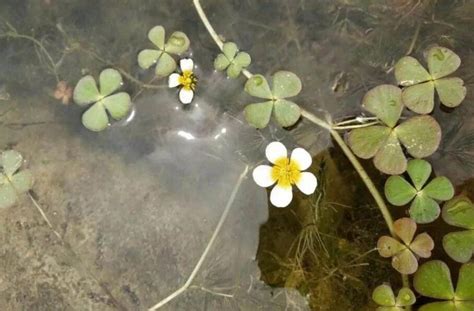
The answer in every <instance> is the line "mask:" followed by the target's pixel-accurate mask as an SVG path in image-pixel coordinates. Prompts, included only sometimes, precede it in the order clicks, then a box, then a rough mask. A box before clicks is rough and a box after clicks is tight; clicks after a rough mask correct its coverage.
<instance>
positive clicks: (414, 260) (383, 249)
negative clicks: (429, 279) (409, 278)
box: [377, 218, 434, 274]
mask: <svg viewBox="0 0 474 311" xmlns="http://www.w3.org/2000/svg"><path fill="white" fill-rule="evenodd" d="M393 228H394V232H395V234H396V237H397V238H398V239H396V238H394V237H391V236H386V235H384V236H381V237H380V238H379V240H378V242H377V249H378V251H379V254H380V256H382V257H384V258H390V257H392V267H393V268H394V269H395V270H397V271H398V272H400V273H401V274H413V273H415V272H416V270H417V269H418V257H422V258H428V257H430V256H431V251H432V250H433V248H434V242H433V239H432V238H431V237H430V236H429V235H428V234H427V233H421V234H419V235H417V236H416V237H415V232H416V223H415V222H414V221H413V220H412V219H410V218H401V219H398V220H396V221H395V222H394V224H393ZM414 237H415V238H414ZM413 238H414V239H413Z"/></svg>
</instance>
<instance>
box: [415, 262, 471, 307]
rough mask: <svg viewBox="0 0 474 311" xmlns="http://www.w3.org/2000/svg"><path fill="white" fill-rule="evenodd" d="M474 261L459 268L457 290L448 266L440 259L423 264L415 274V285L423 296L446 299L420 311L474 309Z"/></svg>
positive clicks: (428, 305) (427, 305)
mask: <svg viewBox="0 0 474 311" xmlns="http://www.w3.org/2000/svg"><path fill="white" fill-rule="evenodd" d="M473 278H474V263H466V264H463V265H462V266H461V269H460V270H459V277H458V282H457V285H456V290H454V288H453V285H452V280H451V273H450V271H449V268H448V266H447V265H446V264H445V263H444V262H442V261H439V260H433V261H429V262H427V263H425V264H423V265H422V266H421V267H420V269H418V271H417V272H416V274H415V277H414V279H413V286H414V287H415V290H416V291H417V292H418V293H420V294H421V295H423V296H426V297H430V298H434V299H442V300H446V301H443V302H432V303H428V304H426V305H424V306H422V307H421V308H420V309H419V310H420V311H451V310H453V311H469V310H474V309H473V308H474V282H472V280H473Z"/></svg>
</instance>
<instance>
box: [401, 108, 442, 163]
mask: <svg viewBox="0 0 474 311" xmlns="http://www.w3.org/2000/svg"><path fill="white" fill-rule="evenodd" d="M395 131H396V133H397V136H398V138H399V139H400V141H401V142H402V144H403V145H404V146H405V148H406V149H407V152H408V153H409V154H410V155H411V156H413V157H415V158H425V157H428V156H430V155H432V154H433V153H434V152H435V151H436V149H438V147H439V144H440V142H441V127H440V126H439V124H438V122H436V120H435V119H434V118H433V117H431V116H416V117H412V118H410V119H408V120H407V121H405V122H403V123H402V124H400V125H399V126H397V127H396V129H395Z"/></svg>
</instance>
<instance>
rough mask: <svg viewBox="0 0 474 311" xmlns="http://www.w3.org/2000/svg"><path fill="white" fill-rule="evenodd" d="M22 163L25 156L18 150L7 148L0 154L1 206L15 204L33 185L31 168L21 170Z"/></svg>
mask: <svg viewBox="0 0 474 311" xmlns="http://www.w3.org/2000/svg"><path fill="white" fill-rule="evenodd" d="M22 164H23V157H22V155H21V154H20V153H19V152H18V151H15V150H7V151H4V152H2V154H1V155H0V168H1V170H0V208H7V207H10V206H13V205H14V204H15V203H16V202H17V201H18V197H19V196H20V195H22V194H24V193H25V192H27V191H28V190H30V189H31V187H32V186H33V174H32V173H31V172H30V170H21V171H19V169H20V167H21V165H22Z"/></svg>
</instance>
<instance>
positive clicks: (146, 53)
mask: <svg viewBox="0 0 474 311" xmlns="http://www.w3.org/2000/svg"><path fill="white" fill-rule="evenodd" d="M163 53H164V52H163V51H159V50H143V51H141V52H140V53H138V65H139V66H140V68H143V69H148V68H150V67H151V66H153V65H154V64H156V62H157V61H158V59H159V58H160V56H161V54H163Z"/></svg>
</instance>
